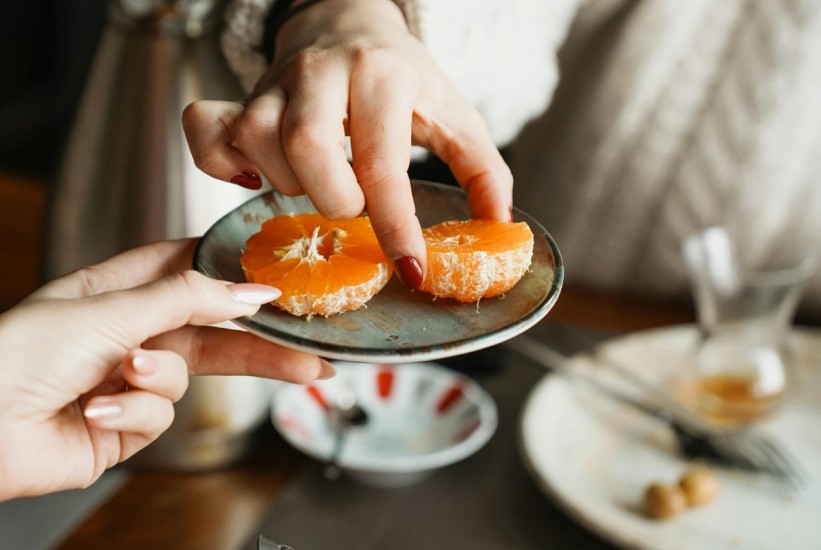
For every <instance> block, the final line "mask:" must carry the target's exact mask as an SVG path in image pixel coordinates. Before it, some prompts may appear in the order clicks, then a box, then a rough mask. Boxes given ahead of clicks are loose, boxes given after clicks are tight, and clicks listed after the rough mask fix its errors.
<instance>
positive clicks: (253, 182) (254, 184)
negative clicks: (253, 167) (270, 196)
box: [229, 172, 262, 189]
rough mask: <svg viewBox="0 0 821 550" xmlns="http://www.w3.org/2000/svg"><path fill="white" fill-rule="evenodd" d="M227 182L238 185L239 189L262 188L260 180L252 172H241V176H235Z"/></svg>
mask: <svg viewBox="0 0 821 550" xmlns="http://www.w3.org/2000/svg"><path fill="white" fill-rule="evenodd" d="M229 181H230V182H231V183H235V184H237V185H239V186H240V187H245V188H246V189H260V188H262V180H261V179H259V176H258V175H256V174H254V173H253V172H243V173H241V174H237V175H236V176H234V177H233V178H231V179H230V180H229Z"/></svg>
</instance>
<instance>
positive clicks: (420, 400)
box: [271, 362, 497, 487]
mask: <svg viewBox="0 0 821 550" xmlns="http://www.w3.org/2000/svg"><path fill="white" fill-rule="evenodd" d="M334 367H336V370H337V375H336V376H335V377H334V378H331V379H330V380H322V381H315V382H312V383H310V384H307V385H302V386H299V385H290V384H285V385H282V386H281V387H280V388H279V390H278V391H277V392H276V394H275V395H274V401H273V407H272V411H271V416H272V421H273V424H274V426H275V427H276V429H277V431H279V433H280V434H281V435H282V436H283V437H284V438H285V440H287V441H288V442H289V443H290V444H291V445H293V446H294V447H296V448H297V449H299V450H300V451H302V452H303V453H305V454H307V455H309V456H311V457H313V458H315V459H317V460H319V461H322V462H327V461H329V460H330V458H331V456H332V455H333V453H334V448H335V447H336V443H337V430H336V429H335V428H334V425H333V422H332V420H331V413H330V411H331V409H332V407H334V406H335V404H337V403H340V402H341V401H345V402H349V401H350V400H351V399H352V398H353V399H355V400H356V403H357V404H358V405H359V406H361V407H362V408H363V409H364V410H365V411H366V414H367V420H366V421H365V423H364V424H363V425H360V426H351V427H349V428H348V429H347V430H345V436H344V443H343V444H342V445H341V446H340V447H339V450H338V457H337V461H336V463H337V465H338V466H339V468H340V469H341V471H342V472H344V473H345V474H346V475H348V476H349V477H351V478H353V479H356V480H357V481H360V482H362V483H365V484H368V485H373V486H381V487H386V486H402V485H409V484H411V483H415V482H417V481H419V480H421V479H423V478H424V477H425V476H427V475H428V474H429V473H430V472H432V471H433V470H435V469H437V468H441V467H443V466H447V465H450V464H453V463H455V462H458V461H460V460H463V459H465V458H467V457H468V456H470V455H472V454H473V453H475V452H476V451H478V450H479V449H481V448H482V446H484V445H485V443H487V442H488V440H489V439H490V438H491V436H492V435H493V433H494V432H495V431H496V425H497V413H496V404H495V402H494V401H493V398H492V397H491V396H490V395H489V394H488V393H487V392H486V391H485V390H484V389H483V388H482V387H481V386H480V385H479V384H478V383H476V381H475V380H473V379H472V378H470V377H468V376H465V375H463V374H460V373H458V372H455V371H453V370H451V369H448V368H446V367H444V366H442V365H439V364H437V363H400V364H385V365H382V364H371V363H349V362H336V363H334Z"/></svg>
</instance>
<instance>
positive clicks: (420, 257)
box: [350, 71, 427, 288]
mask: <svg viewBox="0 0 821 550" xmlns="http://www.w3.org/2000/svg"><path fill="white" fill-rule="evenodd" d="M409 90H412V86H409V85H408V83H407V79H403V78H401V77H400V78H397V77H396V76H395V75H391V77H388V75H387V74H386V73H384V72H378V71H376V72H374V73H370V74H369V75H368V76H366V75H365V74H357V73H354V75H353V77H352V83H351V99H350V103H351V107H350V110H351V120H350V133H351V151H352V153H353V170H354V173H355V174H356V177H357V180H358V182H359V185H360V187H361V188H362V192H363V193H364V195H365V204H366V207H367V209H368V216H369V217H370V218H371V222H372V224H373V228H374V232H375V233H376V237H377V239H378V240H379V244H380V245H381V246H382V249H383V250H384V252H385V254H386V255H387V257H388V259H389V260H391V261H392V262H394V264H395V265H396V268H397V270H398V273H399V276H400V278H401V279H402V281H403V282H404V283H405V284H406V285H407V286H409V287H410V288H419V286H421V284H422V281H423V279H424V273H425V269H426V266H427V253H426V250H425V243H424V240H423V238H422V227H421V225H420V223H419V219H418V218H417V217H416V207H415V205H414V202H413V194H412V193H411V187H410V179H409V177H408V165H409V164H410V148H411V121H412V117H413V101H414V97H413V95H412V93H411V92H410V91H409ZM374 98H379V100H374Z"/></svg>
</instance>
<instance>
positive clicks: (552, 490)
mask: <svg viewBox="0 0 821 550" xmlns="http://www.w3.org/2000/svg"><path fill="white" fill-rule="evenodd" d="M695 338H696V331H695V329H693V328H692V327H674V328H667V329H662V330H655V331H648V332H642V333H636V334H634V335H631V336H629V337H626V338H622V339H617V340H613V341H611V342H609V343H606V344H604V346H603V348H602V349H603V353H606V354H607V355H608V356H609V357H612V358H614V359H617V360H618V361H619V363H621V364H622V365H630V366H631V368H633V369H635V372H636V374H640V375H641V376H643V377H644V378H646V379H649V380H652V381H655V382H657V383H662V384H663V383H665V381H669V380H670V378H671V377H672V376H674V375H675V374H676V371H677V369H680V368H681V366H682V364H683V361H684V360H685V358H686V355H687V351H688V350H689V349H692V346H693V344H694V342H695ZM793 338H794V342H795V343H796V346H797V349H798V352H799V353H798V356H799V361H798V365H799V366H800V372H799V373H798V376H799V377H800V379H801V383H800V384H799V386H800V390H799V391H798V392H797V393H795V394H794V395H793V399H792V400H791V401H790V402H789V403H788V404H786V405H785V407H784V408H782V409H780V410H779V411H778V412H777V413H776V414H775V415H774V416H772V417H771V418H769V419H767V420H765V421H762V422H761V423H760V425H757V427H758V428H760V429H761V430H762V431H763V432H767V433H769V434H771V435H772V436H773V437H775V438H776V439H778V440H780V441H781V442H782V443H784V445H785V446H786V447H787V448H788V449H789V450H791V451H792V452H793V453H794V454H795V455H796V456H797V457H798V458H799V459H800V461H801V462H802V463H803V465H804V466H805V468H806V469H807V470H808V471H809V473H810V475H811V477H812V478H813V479H814V481H813V483H812V484H811V486H810V488H809V490H808V491H806V492H805V493H803V494H801V495H799V496H793V497H786V496H785V495H784V493H783V491H782V490H780V488H779V487H777V486H776V485H775V484H773V483H772V482H770V481H768V480H767V478H765V477H762V476H756V475H752V474H748V473H744V472H740V471H736V470H730V469H716V472H717V473H718V475H719V477H720V480H721V484H722V488H721V492H720V493H719V495H718V497H717V498H716V500H714V501H713V502H711V503H709V504H707V505H706V506H704V507H701V508H693V509H690V510H687V511H685V512H684V513H682V514H681V515H679V516H677V517H676V518H673V519H671V520H668V521H654V520H651V519H648V518H646V517H645V516H644V515H643V514H642V511H641V506H640V503H641V499H642V494H643V492H644V489H645V488H646V487H647V485H648V484H649V483H651V482H654V481H661V482H665V483H676V482H677V480H678V478H679V477H680V476H681V474H682V473H683V471H684V470H685V468H686V467H687V466H688V464H687V463H686V462H685V461H684V460H683V459H681V458H679V457H678V456H677V455H676V453H675V450H674V449H675V447H674V442H673V438H672V436H671V434H670V432H669V430H668V429H667V428H666V427H664V425H662V424H659V423H658V422H656V421H654V420H652V419H650V418H647V417H646V416H644V415H642V414H641V413H638V412H635V411H633V410H632V409H630V408H627V407H625V406H623V405H618V404H615V403H614V402H612V400H610V399H607V398H605V397H602V396H601V395H600V394H594V393H592V391H593V390H590V389H588V388H585V387H584V386H583V385H582V384H580V383H573V382H570V381H568V380H567V379H566V378H563V377H559V376H554V375H548V376H547V377H545V378H544V379H543V380H542V381H541V382H540V383H539V385H538V386H537V387H536V388H534V390H533V392H532V393H531V395H530V397H529V399H528V401H527V403H526V405H525V409H524V413H523V417H522V425H521V451H522V455H523V457H524V461H525V464H526V465H527V467H528V469H529V470H530V472H531V473H532V475H533V477H534V479H535V480H536V482H537V484H538V485H539V487H540V488H541V489H542V490H543V491H544V492H545V493H546V494H547V495H548V496H550V497H551V498H552V499H554V500H555V501H556V502H557V503H558V504H559V505H560V506H562V507H563V508H564V509H565V510H566V511H567V512H568V514H569V515H570V516H571V517H573V518H575V519H576V520H578V521H579V522H580V523H582V524H583V525H585V526H586V527H588V528H589V529H591V530H592V531H595V532H596V533H598V534H599V535H601V536H602V537H604V538H605V539H607V540H610V541H612V542H614V543H616V544H618V545H620V546H624V547H629V548H647V549H655V548H666V549H701V548H711V549H728V550H729V549H734V550H737V549H739V548H745V549H765V548H768V549H776V548H791V549H798V548H818V544H819V541H821V522H819V521H818V520H819V510H821V483H820V482H821V405H820V404H821V399H819V395H821V333H818V332H810V331H800V332H798V331H797V332H796V333H795V334H794V335H793ZM572 363H573V364H572V365H570V366H571V368H577V369H584V370H586V371H587V372H589V373H590V374H592V375H594V376H599V377H604V373H603V372H602V369H603V367H597V365H596V362H595V360H594V359H592V358H590V357H589V356H577V357H574V358H573V359H572Z"/></svg>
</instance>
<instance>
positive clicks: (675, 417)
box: [504, 336, 809, 491]
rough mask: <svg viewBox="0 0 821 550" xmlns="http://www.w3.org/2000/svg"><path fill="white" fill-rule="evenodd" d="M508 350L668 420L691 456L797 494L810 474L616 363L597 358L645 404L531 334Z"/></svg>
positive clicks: (775, 446) (752, 435)
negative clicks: (778, 484) (769, 480)
mask: <svg viewBox="0 0 821 550" xmlns="http://www.w3.org/2000/svg"><path fill="white" fill-rule="evenodd" d="M504 346H505V347H506V348H508V349H509V350H511V351H513V352H514V353H516V354H517V355H519V356H521V357H523V358H525V359H527V360H528V361H529V362H530V363H531V364H534V365H537V366H539V367H541V368H543V369H545V370H548V371H553V372H556V373H560V374H562V375H565V376H567V377H569V378H571V379H574V380H579V381H581V382H583V383H584V384H586V385H587V386H589V387H591V388H594V389H595V390H597V391H599V392H601V393H602V394H604V395H607V396H609V397H610V398H612V399H614V400H616V401H618V402H620V403H623V404H625V405H628V406H630V407H633V408H634V409H636V410H639V411H641V412H643V413H645V414H647V415H648V416H650V417H652V418H655V419H657V420H660V421H662V422H664V423H665V424H667V425H668V426H669V427H670V428H671V429H672V431H673V433H674V435H675V438H676V443H677V444H678V447H679V449H680V451H681V452H682V453H683V454H684V455H685V456H687V457H689V458H701V459H704V460H708V461H711V462H714V463H718V464H722V465H727V466H733V467H737V468H741V469H745V470H749V471H753V472H761V473H766V474H768V475H770V476H772V477H774V478H775V479H777V480H778V481H779V482H781V483H783V484H784V486H785V487H786V488H787V489H788V490H790V491H799V490H801V489H803V488H804V487H805V486H806V485H807V483H808V480H809V477H808V474H807V473H806V470H804V468H803V467H802V466H801V464H800V463H799V462H798V460H797V459H796V458H795V457H794V456H792V455H791V454H790V453H789V452H788V451H787V450H786V449H784V448H783V446H782V445H780V444H779V443H777V442H775V441H773V440H771V439H770V438H768V437H766V436H764V435H762V434H760V433H757V432H755V431H753V430H751V429H749V428H744V429H732V430H720V429H716V428H713V427H710V426H708V425H707V424H706V423H705V422H704V421H702V420H701V419H700V418H699V417H698V416H697V415H695V414H694V413H693V412H691V411H689V410H688V409H687V408H685V407H683V406H682V405H680V404H678V403H676V402H675V401H674V400H673V399H672V398H671V397H669V396H667V395H664V394H663V393H662V392H661V391H660V390H659V389H658V388H655V387H653V386H652V385H650V384H649V383H648V382H646V381H644V380H642V379H641V378H639V377H638V376H636V375H635V374H633V373H632V372H630V371H629V370H627V369H625V368H624V367H622V366H621V365H618V364H616V363H614V362H613V361H612V360H607V359H603V358H601V357H597V359H598V360H599V361H603V362H604V364H605V365H606V367H607V368H608V369H609V370H610V371H611V372H613V373H615V374H616V375H618V376H619V377H620V378H621V379H622V380H623V381H624V382H626V383H628V384H630V385H631V386H633V387H634V388H635V389H636V390H639V391H640V393H641V394H642V395H643V396H644V397H645V398H646V400H639V399H637V398H634V397H632V396H629V395H626V394H625V393H624V392H622V391H620V390H618V389H615V388H613V387H611V386H610V385H609V384H607V383H604V382H602V381H600V380H598V379H596V378H593V377H591V376H588V375H586V374H584V373H582V372H579V371H578V370H575V369H570V368H568V366H567V362H568V360H569V359H568V358H567V357H566V356H564V355H562V354H561V353H559V352H557V351H555V350H554V349H552V348H551V347H549V346H547V345H546V344H544V343H542V342H539V341H537V340H535V339H533V338H531V337H529V336H519V337H517V338H514V339H512V340H509V341H508V342H506V343H505V344H504Z"/></svg>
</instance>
